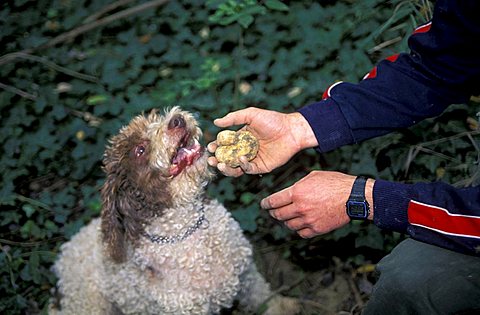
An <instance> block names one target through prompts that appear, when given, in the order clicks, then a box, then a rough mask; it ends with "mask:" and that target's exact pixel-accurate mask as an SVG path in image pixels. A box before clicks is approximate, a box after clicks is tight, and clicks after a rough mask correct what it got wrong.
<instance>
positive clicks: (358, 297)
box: [346, 271, 365, 309]
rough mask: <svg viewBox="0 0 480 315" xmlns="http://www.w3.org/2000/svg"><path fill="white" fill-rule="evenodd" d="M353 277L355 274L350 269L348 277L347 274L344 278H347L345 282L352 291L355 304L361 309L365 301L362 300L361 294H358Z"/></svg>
mask: <svg viewBox="0 0 480 315" xmlns="http://www.w3.org/2000/svg"><path fill="white" fill-rule="evenodd" d="M354 277H355V275H354V273H353V272H352V271H351V272H350V277H348V276H347V277H346V278H347V282H348V284H349V286H350V289H351V290H352V292H353V296H354V298H355V302H356V305H358V306H359V307H360V308H361V309H362V308H363V306H364V305H365V303H364V302H363V300H362V296H361V295H360V292H359V291H358V289H357V285H356V284H355V281H354Z"/></svg>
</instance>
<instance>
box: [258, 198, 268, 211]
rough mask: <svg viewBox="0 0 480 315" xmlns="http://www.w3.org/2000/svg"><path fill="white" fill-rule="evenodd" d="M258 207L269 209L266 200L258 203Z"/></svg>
mask: <svg viewBox="0 0 480 315" xmlns="http://www.w3.org/2000/svg"><path fill="white" fill-rule="evenodd" d="M260 207H262V209H270V205H269V202H268V200H267V199H266V198H265V199H262V201H260Z"/></svg>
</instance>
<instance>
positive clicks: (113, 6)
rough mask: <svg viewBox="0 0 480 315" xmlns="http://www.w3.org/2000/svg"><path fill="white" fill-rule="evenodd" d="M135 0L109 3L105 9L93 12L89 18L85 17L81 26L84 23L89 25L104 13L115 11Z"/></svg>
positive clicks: (120, 0)
mask: <svg viewBox="0 0 480 315" xmlns="http://www.w3.org/2000/svg"><path fill="white" fill-rule="evenodd" d="M133 1H135V0H119V1H116V2H114V3H111V4H109V5H107V6H105V7H103V8H102V9H100V10H98V11H97V12H95V13H94V14H92V15H90V16H89V17H87V18H86V19H85V20H84V21H83V24H86V23H91V22H93V21H96V20H98V18H99V17H101V16H102V15H104V14H105V13H108V12H110V11H113V10H115V9H116V8H118V7H121V6H123V5H126V4H129V3H130V2H133Z"/></svg>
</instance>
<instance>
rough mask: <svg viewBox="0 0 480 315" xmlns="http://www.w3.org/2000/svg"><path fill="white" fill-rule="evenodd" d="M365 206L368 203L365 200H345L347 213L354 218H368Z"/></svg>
mask: <svg viewBox="0 0 480 315" xmlns="http://www.w3.org/2000/svg"><path fill="white" fill-rule="evenodd" d="M367 207H368V205H367V203H366V202H362V201H352V200H349V201H348V202H347V213H348V215H349V216H350V217H351V218H354V219H366V218H368V208H367Z"/></svg>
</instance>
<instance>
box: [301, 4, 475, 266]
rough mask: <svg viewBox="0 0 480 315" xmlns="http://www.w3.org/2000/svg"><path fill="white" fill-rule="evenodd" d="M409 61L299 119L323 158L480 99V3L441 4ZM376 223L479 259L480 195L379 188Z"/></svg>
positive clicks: (380, 184) (416, 37)
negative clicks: (452, 106)
mask: <svg viewBox="0 0 480 315" xmlns="http://www.w3.org/2000/svg"><path fill="white" fill-rule="evenodd" d="M408 43H409V47H410V53H402V54H398V55H394V56H391V57H388V58H386V59H385V60H383V61H381V62H380V63H379V64H378V65H377V66H376V67H375V68H374V69H373V70H372V71H370V73H368V74H367V75H366V76H365V77H364V78H363V80H362V81H361V82H359V83H358V84H351V83H346V82H340V83H337V84H334V85H333V86H331V87H330V88H329V89H328V90H327V91H326V92H325V93H324V98H323V100H322V101H320V102H317V103H314V104H311V105H308V106H305V107H303V108H301V109H300V110H299V112H300V113H301V114H302V115H303V116H304V117H305V118H306V119H307V121H308V122H309V124H310V126H311V127H312V129H313V131H314V133H315V136H316V138H317V140H318V143H319V146H318V148H317V149H318V150H319V151H320V152H326V151H330V150H332V149H335V148H338V147H340V146H342V145H346V144H352V143H357V142H360V141H362V140H365V139H369V138H372V137H376V136H380V135H383V134H386V133H389V132H392V131H393V130H396V129H399V128H406V127H409V126H411V125H413V124H415V123H417V122H419V121H421V120H423V119H425V118H427V117H433V116H437V115H439V114H440V113H442V112H443V111H444V110H445V108H446V107H447V106H449V105H450V104H454V103H457V104H458V103H465V102H467V101H468V100H469V98H470V96H472V95H480V1H478V0H472V1H466V0H458V1H447V0H438V1H437V2H436V5H435V9H434V14H433V19H432V20H431V21H430V22H429V23H427V24H424V25H422V26H420V27H418V28H417V29H416V30H415V31H414V33H413V34H412V35H411V36H410V38H409V42H408ZM373 199H374V222H375V224H376V225H377V226H378V227H380V228H383V229H390V230H394V231H398V232H402V233H408V234H409V235H410V236H411V237H413V238H415V239H417V240H419V241H424V242H427V243H430V244H435V245H438V246H441V247H444V248H448V249H452V250H455V251H458V252H462V253H467V254H473V255H477V256H480V187H479V186H477V187H470V188H464V189H456V188H453V187H452V186H449V185H447V184H444V183H441V182H436V183H428V184H423V183H419V184H413V185H407V184H401V183H392V182H387V181H384V180H377V181H376V182H375V186H374V190H373Z"/></svg>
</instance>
